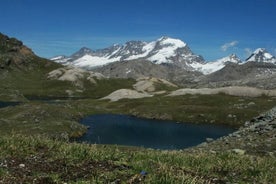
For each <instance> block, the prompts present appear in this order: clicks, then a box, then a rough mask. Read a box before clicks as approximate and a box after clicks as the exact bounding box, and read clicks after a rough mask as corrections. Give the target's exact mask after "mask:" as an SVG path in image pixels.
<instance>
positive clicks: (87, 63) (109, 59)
mask: <svg viewBox="0 0 276 184" xmlns="http://www.w3.org/2000/svg"><path fill="white" fill-rule="evenodd" d="M51 60H53V61H55V62H58V63H61V64H64V65H73V66H76V67H80V68H84V69H93V68H99V67H102V66H104V65H107V64H110V63H113V62H120V61H133V60H144V61H149V62H152V63H153V64H166V65H173V66H174V67H175V66H176V67H178V68H180V69H182V70H185V71H196V72H201V73H203V74H205V75H207V74H211V73H213V72H216V71H218V70H221V69H222V68H224V67H225V66H226V65H227V64H228V63H234V64H240V65H241V64H244V63H247V62H251V61H254V62H264V63H272V64H276V58H275V56H272V55H271V54H270V53H268V52H267V51H266V50H265V49H261V48H259V49H256V50H255V52H254V53H252V55H251V56H250V57H249V58H248V59H247V60H246V61H245V62H242V61H241V59H239V58H238V56H236V55H235V54H231V55H230V56H227V57H224V58H222V59H218V60H216V61H211V62H205V61H204V59H203V58H202V57H201V56H200V55H196V54H194V53H193V52H192V51H191V49H190V48H189V46H188V45H187V44H186V43H185V42H183V41H181V40H179V39H174V38H169V37H161V38H159V39H158V40H155V41H152V42H143V41H129V42H126V43H125V44H124V45H118V44H115V45H112V46H110V47H108V48H105V49H98V50H91V49H89V48H86V47H83V48H81V49H80V50H79V51H78V52H76V53H74V54H73V55H71V56H70V57H65V56H59V57H54V58H52V59H51Z"/></svg>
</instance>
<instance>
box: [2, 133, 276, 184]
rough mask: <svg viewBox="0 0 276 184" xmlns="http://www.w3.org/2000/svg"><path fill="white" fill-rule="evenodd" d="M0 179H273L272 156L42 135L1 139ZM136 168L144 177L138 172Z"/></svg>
mask: <svg viewBox="0 0 276 184" xmlns="http://www.w3.org/2000/svg"><path fill="white" fill-rule="evenodd" d="M0 149H1V152H0V182H1V183H64V182H66V183H68V182H69V183H111V182H115V183H227V182H230V183H273V182H274V181H275V180H276V176H275V172H276V168H275V165H276V160H275V158H270V157H259V156H252V155H236V154H232V153H228V152H223V153H217V154H211V153H204V152H201V153H200V152H198V153H188V152H185V151H158V150H149V149H143V148H139V149H138V148H126V147H118V146H97V145H86V144H77V143H65V142H61V141H54V140H51V139H47V138H45V137H24V136H9V137H1V138H0ZM141 171H145V172H147V175H143V174H140V173H141Z"/></svg>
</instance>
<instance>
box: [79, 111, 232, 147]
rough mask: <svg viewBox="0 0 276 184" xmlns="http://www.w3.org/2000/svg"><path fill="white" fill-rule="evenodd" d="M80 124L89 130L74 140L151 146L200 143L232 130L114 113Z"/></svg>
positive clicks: (92, 118)
mask: <svg viewBox="0 0 276 184" xmlns="http://www.w3.org/2000/svg"><path fill="white" fill-rule="evenodd" d="M81 123H82V124H84V125H87V126H90V129H89V130H88V132H87V133H86V134H85V135H84V136H83V137H81V138H80V139H78V141H84V142H88V143H92V144H117V145H128V146H142V147H146V148H154V149H182V148H187V147H191V146H195V145H197V144H200V143H202V142H204V141H205V140H206V138H214V139H216V138H219V137H222V136H224V135H227V134H229V133H231V132H233V131H234V129H233V128H230V127H226V126H219V125H202V124H191V123H176V122H172V121H160V120H149V119H143V118H136V117H133V116H128V115H114V114H101V115H92V116H88V117H86V118H84V119H82V120H81Z"/></svg>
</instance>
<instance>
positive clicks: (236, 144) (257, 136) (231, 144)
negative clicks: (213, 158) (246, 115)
mask: <svg viewBox="0 0 276 184" xmlns="http://www.w3.org/2000/svg"><path fill="white" fill-rule="evenodd" d="M192 150H196V151H198V150H201V151H209V152H212V153H216V152H220V151H225V150H228V151H230V152H233V153H237V154H242V155H243V154H259V155H267V156H274V157H275V156H276V107H274V108H272V109H271V110H269V111H268V112H265V113H263V114H260V115H259V116H257V117H255V118H254V119H252V120H250V121H246V122H245V124H244V126H242V127H240V128H239V129H238V130H237V131H236V132H234V133H232V134H230V135H228V136H225V137H222V138H219V139H218V140H212V139H207V142H205V143H203V144H201V145H199V146H197V147H196V148H194V149H192Z"/></svg>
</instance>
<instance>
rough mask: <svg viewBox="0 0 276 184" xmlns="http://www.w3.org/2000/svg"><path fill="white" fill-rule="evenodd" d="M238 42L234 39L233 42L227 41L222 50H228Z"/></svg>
mask: <svg viewBox="0 0 276 184" xmlns="http://www.w3.org/2000/svg"><path fill="white" fill-rule="evenodd" d="M238 43H239V42H238V41H236V40H235V41H232V42H229V43H225V44H224V45H222V46H221V47H220V48H221V50H222V51H227V50H228V49H229V48H231V47H234V46H236V45H237V44H238Z"/></svg>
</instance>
